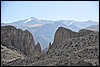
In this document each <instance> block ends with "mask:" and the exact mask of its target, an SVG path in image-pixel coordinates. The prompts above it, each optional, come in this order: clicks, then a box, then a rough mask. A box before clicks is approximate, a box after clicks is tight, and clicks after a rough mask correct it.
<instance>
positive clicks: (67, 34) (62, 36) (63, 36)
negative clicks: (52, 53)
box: [51, 27, 93, 48]
mask: <svg viewBox="0 0 100 67" xmlns="http://www.w3.org/2000/svg"><path fill="white" fill-rule="evenodd" d="M91 32H93V31H91V30H85V29H82V30H80V31H79V32H74V31H71V30H70V29H67V28H64V27H59V28H58V29H57V31H56V33H55V36H54V42H53V44H52V45H51V48H55V47H57V45H59V44H61V43H62V42H63V41H66V40H68V39H71V38H79V37H82V36H85V35H87V34H90V33H91Z"/></svg>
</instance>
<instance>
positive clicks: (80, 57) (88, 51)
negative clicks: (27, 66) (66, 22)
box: [33, 32, 99, 66]
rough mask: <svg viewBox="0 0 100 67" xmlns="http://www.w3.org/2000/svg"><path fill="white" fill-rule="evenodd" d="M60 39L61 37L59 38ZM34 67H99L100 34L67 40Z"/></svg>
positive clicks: (92, 33)
mask: <svg viewBox="0 0 100 67" xmlns="http://www.w3.org/2000/svg"><path fill="white" fill-rule="evenodd" d="M59 37H60V36H59ZM42 59H43V60H41V59H40V60H38V62H35V63H33V65H34V66H37V65H38V66H99V33H98V32H91V33H90V34H87V35H85V36H82V37H78V38H70V39H68V40H67V39H65V41H63V42H62V43H61V44H60V45H58V44H57V48H51V49H50V50H49V51H48V53H47V55H46V56H45V57H42Z"/></svg>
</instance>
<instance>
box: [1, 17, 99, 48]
mask: <svg viewBox="0 0 100 67" xmlns="http://www.w3.org/2000/svg"><path fill="white" fill-rule="evenodd" d="M97 24H98V22H95V21H91V20H89V21H84V22H79V21H74V20H57V21H51V20H39V19H37V18H35V17H31V18H28V19H24V20H20V21H16V22H13V23H2V24H1V25H2V26H6V25H12V26H15V27H16V28H20V29H23V30H29V31H30V32H31V33H32V35H33V36H34V40H35V44H37V43H38V42H40V44H41V48H42V49H44V48H47V46H48V45H49V42H51V43H52V42H53V39H54V38H53V36H54V33H55V32H56V30H57V28H58V27H60V26H62V27H65V28H68V29H71V30H72V31H79V30H80V29H85V28H86V27H89V26H91V25H97ZM48 29H49V30H48Z"/></svg>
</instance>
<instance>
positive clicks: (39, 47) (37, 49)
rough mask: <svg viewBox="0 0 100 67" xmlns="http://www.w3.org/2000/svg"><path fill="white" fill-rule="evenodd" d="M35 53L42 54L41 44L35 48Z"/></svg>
mask: <svg viewBox="0 0 100 67" xmlns="http://www.w3.org/2000/svg"><path fill="white" fill-rule="evenodd" d="M35 52H36V53H38V54H40V53H41V45H40V43H39V42H38V43H37V45H36V46H35Z"/></svg>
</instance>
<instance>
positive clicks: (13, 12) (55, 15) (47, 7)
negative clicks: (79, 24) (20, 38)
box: [1, 1, 99, 22]
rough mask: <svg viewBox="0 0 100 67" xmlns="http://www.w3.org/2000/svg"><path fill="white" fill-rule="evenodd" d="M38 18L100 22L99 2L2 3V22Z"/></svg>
mask: <svg viewBox="0 0 100 67" xmlns="http://www.w3.org/2000/svg"><path fill="white" fill-rule="evenodd" d="M30 17H36V18H37V19H40V20H41V19H43V20H76V21H86V20H93V21H99V1H2V2H1V21H2V22H13V21H18V20H21V19H27V18H30Z"/></svg>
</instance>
